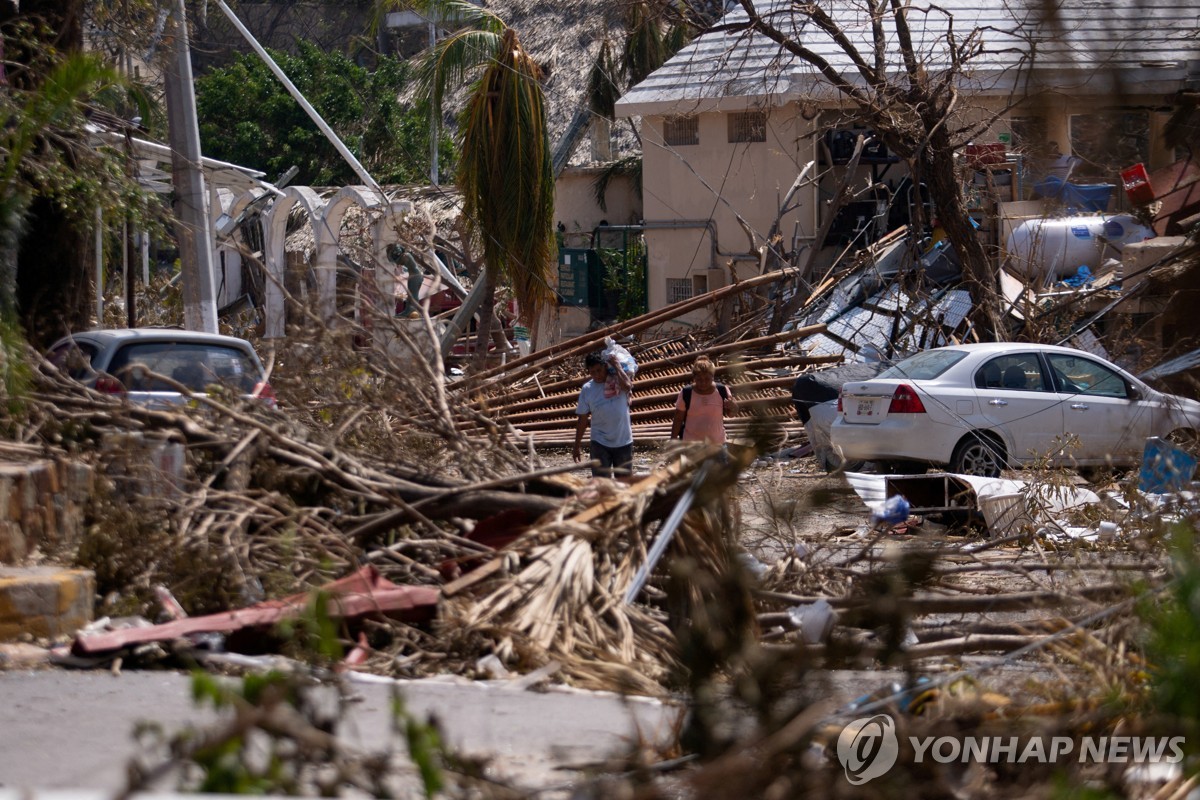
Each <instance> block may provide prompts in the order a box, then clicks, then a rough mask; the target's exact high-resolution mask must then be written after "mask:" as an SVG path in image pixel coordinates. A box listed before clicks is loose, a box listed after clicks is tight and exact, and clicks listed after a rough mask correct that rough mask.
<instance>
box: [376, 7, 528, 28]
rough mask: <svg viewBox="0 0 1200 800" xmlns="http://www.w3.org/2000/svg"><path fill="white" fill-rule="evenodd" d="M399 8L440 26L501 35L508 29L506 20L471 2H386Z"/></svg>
mask: <svg viewBox="0 0 1200 800" xmlns="http://www.w3.org/2000/svg"><path fill="white" fill-rule="evenodd" d="M385 2H389V3H390V4H391V5H394V6H395V7H397V8H411V9H413V10H414V11H417V12H419V13H421V14H425V15H427V16H429V17H430V18H432V19H433V20H434V21H436V22H437V23H438V24H439V25H440V26H442V27H445V28H449V29H457V28H474V29H476V30H481V31H487V32H488V33H496V34H498V33H501V32H503V30H504V29H505V27H507V26H506V25H505V24H504V20H502V19H500V17H498V16H496V15H495V13H493V12H491V11H488V10H487V9H486V8H483V7H481V6H477V5H475V4H474V3H471V2H469V0H385Z"/></svg>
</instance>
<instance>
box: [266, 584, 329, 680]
mask: <svg viewBox="0 0 1200 800" xmlns="http://www.w3.org/2000/svg"><path fill="white" fill-rule="evenodd" d="M279 633H280V634H281V635H282V637H283V638H284V639H286V640H288V641H289V642H291V647H289V648H288V649H289V651H290V652H291V653H292V654H293V655H297V656H300V657H303V658H304V659H305V660H307V661H311V662H314V663H318V664H322V665H324V666H332V665H333V664H336V663H337V662H338V661H341V659H342V644H341V642H340V641H338V635H337V634H338V631H337V626H336V625H335V624H334V622H333V619H332V618H331V617H330V615H329V594H328V592H320V591H318V592H313V594H312V598H311V602H310V603H309V606H308V609H307V610H306V611H305V613H304V614H302V615H301V616H300V617H298V618H297V619H295V620H284V621H283V622H281V623H280V624H279Z"/></svg>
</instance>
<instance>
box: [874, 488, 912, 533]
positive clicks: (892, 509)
mask: <svg viewBox="0 0 1200 800" xmlns="http://www.w3.org/2000/svg"><path fill="white" fill-rule="evenodd" d="M908 512H909V508H908V501H907V500H906V499H904V496H903V495H899V494H894V495H892V496H891V497H889V498H888V499H886V500H884V501H883V502H882V503H880V504H879V505H878V506H876V507H875V508H872V510H871V524H872V525H873V526H880V525H884V526H890V525H899V524H900V523H902V522H904V521H905V520H907V519H908Z"/></svg>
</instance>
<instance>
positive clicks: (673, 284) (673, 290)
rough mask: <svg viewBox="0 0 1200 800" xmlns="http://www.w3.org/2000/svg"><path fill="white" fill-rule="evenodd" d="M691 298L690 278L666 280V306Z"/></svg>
mask: <svg viewBox="0 0 1200 800" xmlns="http://www.w3.org/2000/svg"><path fill="white" fill-rule="evenodd" d="M693 296H694V295H693V293H692V279H691V278H667V304H668V305H670V304H671V303H678V302H680V301H681V300H691V299H692V297H693Z"/></svg>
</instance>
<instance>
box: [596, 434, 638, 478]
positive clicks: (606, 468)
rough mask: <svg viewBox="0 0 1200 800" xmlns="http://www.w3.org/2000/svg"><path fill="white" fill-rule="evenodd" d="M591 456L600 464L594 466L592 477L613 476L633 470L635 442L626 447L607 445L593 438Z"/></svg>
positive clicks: (626, 473)
mask: <svg viewBox="0 0 1200 800" xmlns="http://www.w3.org/2000/svg"><path fill="white" fill-rule="evenodd" d="M591 456H592V460H593V461H599V462H600V466H598V467H592V477H593V478H596V477H603V478H611V477H613V476H615V475H628V474H630V473H631V472H633V442H630V443H629V444H627V445H625V446H624V447H605V446H604V445H602V444H600V443H599V442H597V441H596V440H595V439H593V440H592V449H591Z"/></svg>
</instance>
